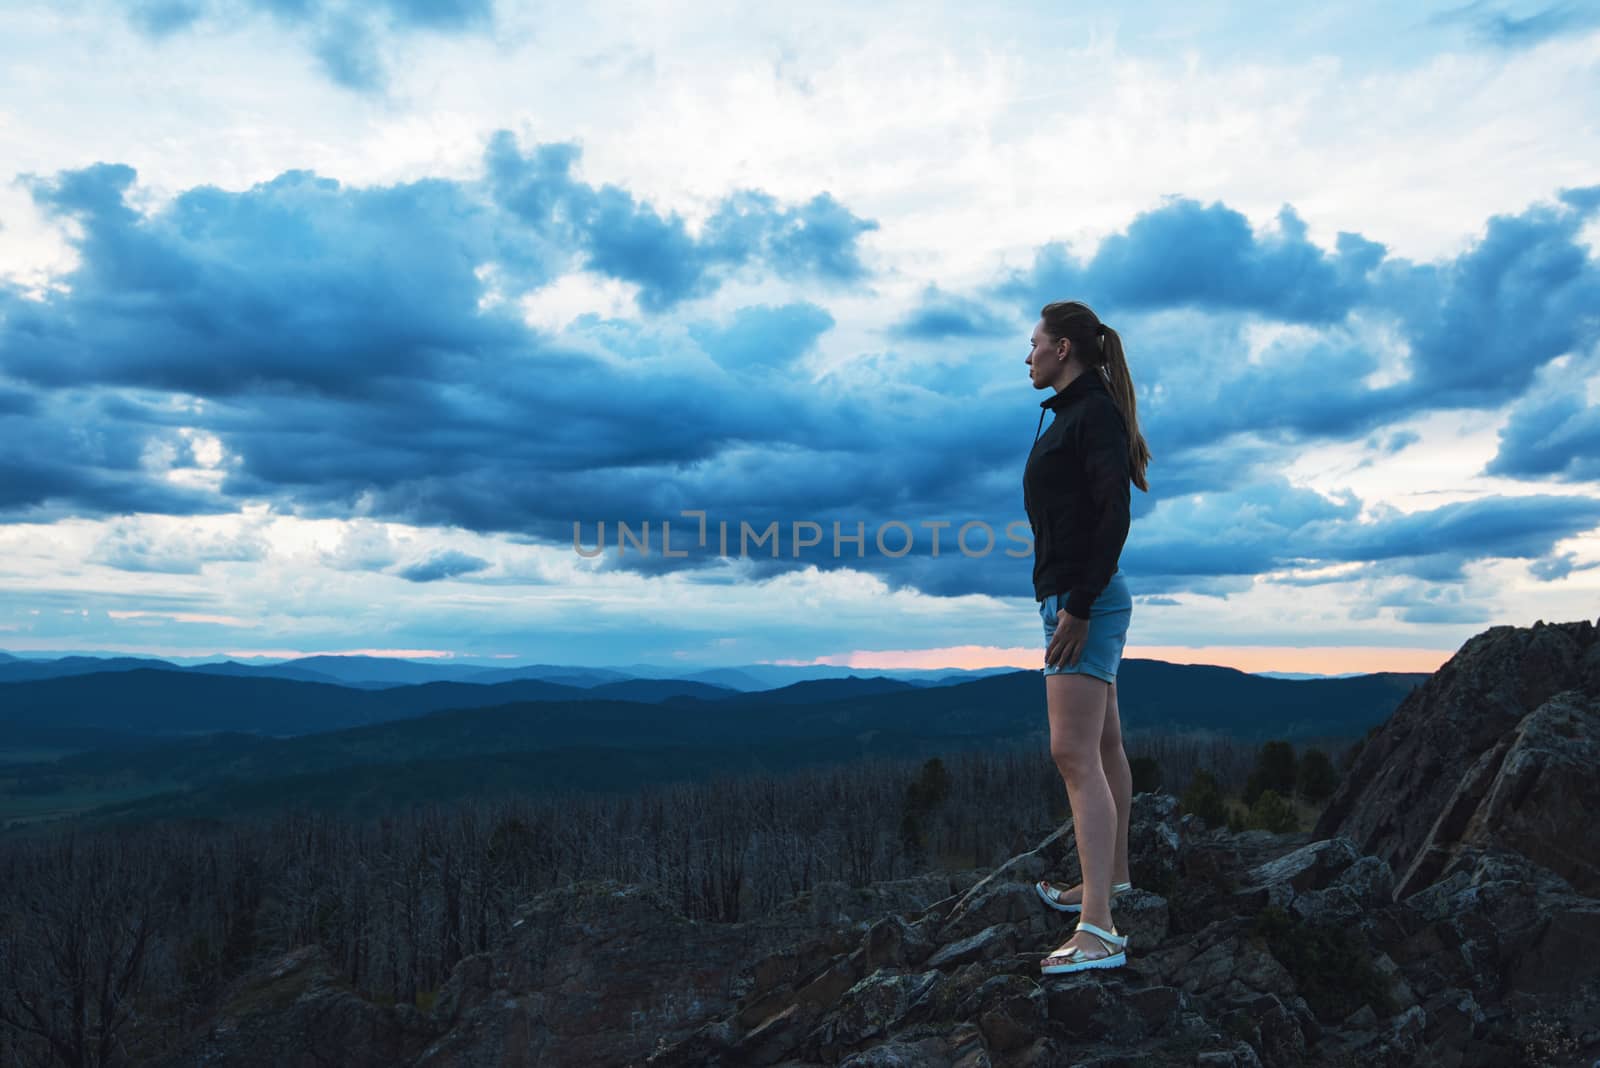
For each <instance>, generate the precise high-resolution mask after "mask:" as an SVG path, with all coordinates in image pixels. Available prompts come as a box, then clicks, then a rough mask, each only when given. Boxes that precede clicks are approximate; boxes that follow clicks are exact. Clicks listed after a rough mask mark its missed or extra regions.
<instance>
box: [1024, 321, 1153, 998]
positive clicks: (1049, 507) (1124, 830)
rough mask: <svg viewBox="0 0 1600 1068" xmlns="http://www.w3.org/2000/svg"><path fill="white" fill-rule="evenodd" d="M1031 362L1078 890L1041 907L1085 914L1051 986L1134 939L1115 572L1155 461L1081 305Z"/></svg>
mask: <svg viewBox="0 0 1600 1068" xmlns="http://www.w3.org/2000/svg"><path fill="white" fill-rule="evenodd" d="M1039 315H1040V318H1039V322H1038V323H1037V324H1036V325H1035V326H1034V328H1033V336H1032V338H1031V347H1030V348H1029V350H1028V359H1027V364H1028V375H1029V377H1030V378H1031V379H1032V380H1033V387H1034V388H1035V389H1044V388H1045V387H1047V386H1048V387H1050V388H1051V389H1053V390H1054V391H1055V392H1054V394H1053V395H1052V396H1051V397H1050V398H1049V399H1047V400H1044V401H1041V402H1040V404H1039V407H1040V408H1041V409H1045V410H1049V411H1052V412H1054V413H1055V419H1054V420H1053V421H1052V422H1051V424H1050V427H1049V429H1048V430H1044V429H1043V427H1044V411H1041V412H1040V413H1039V426H1040V428H1041V431H1042V433H1040V432H1036V433H1035V436H1034V444H1033V451H1032V452H1030V453H1029V454H1028V463H1027V466H1026V468H1025V469H1024V471H1023V476H1022V494H1023V505H1024V507H1025V508H1026V509H1027V512H1028V522H1029V523H1030V524H1031V525H1032V527H1033V553H1034V560H1033V592H1034V598H1035V599H1036V600H1037V601H1038V602H1039V615H1040V616H1041V617H1042V619H1043V621H1044V637H1045V654H1044V668H1043V669H1042V670H1043V673H1044V676H1045V701H1046V705H1047V707H1048V710H1049V716H1050V755H1051V757H1052V758H1053V759H1054V760H1055V763H1056V767H1057V768H1058V769H1060V772H1061V777H1062V779H1063V780H1064V781H1065V782H1066V787H1067V798H1068V800H1069V802H1070V804H1071V806H1072V816H1073V831H1074V833H1075V834H1076V836H1077V844H1078V860H1079V866H1080V867H1081V868H1082V871H1083V882H1082V883H1079V884H1078V885H1076V886H1072V887H1066V888H1062V887H1057V886H1053V885H1051V884H1050V883H1049V882H1046V881H1040V883H1039V884H1038V887H1037V889H1038V891H1039V896H1040V897H1041V898H1043V899H1044V902H1045V904H1047V905H1049V906H1050V907H1051V908H1053V909H1057V910H1059V911H1062V912H1072V913H1079V915H1080V918H1079V922H1078V925H1077V929H1076V930H1075V931H1074V932H1073V935H1072V937H1071V938H1070V939H1068V940H1067V941H1066V943H1064V944H1063V945H1062V946H1061V948H1060V949H1057V950H1056V951H1055V952H1054V953H1051V954H1050V955H1049V956H1048V957H1046V958H1045V959H1044V960H1043V961H1042V962H1041V970H1042V972H1043V973H1044V974H1046V975H1053V974H1057V973H1060V972H1071V971H1078V970H1080V969H1084V968H1114V967H1116V966H1118V965H1120V964H1124V963H1126V961H1127V954H1126V952H1125V950H1124V947H1125V946H1126V945H1127V941H1128V939H1127V936H1125V935H1119V934H1117V931H1116V926H1115V924H1114V923H1113V922H1112V919H1111V897H1112V895H1113V894H1117V893H1121V892H1123V891H1126V890H1130V889H1132V885H1131V882H1130V879H1129V874H1128V814H1129V809H1130V807H1131V804H1132V796H1133V777H1132V774H1131V772H1130V771H1129V768H1128V756H1127V754H1126V753H1125V752H1123V749H1122V723H1121V718H1120V716H1119V714H1118V710H1117V667H1118V665H1119V664H1120V663H1121V661H1122V648H1123V645H1124V644H1125V643H1126V641H1127V637H1128V623H1129V621H1130V620H1131V619H1132V618H1133V598H1132V596H1131V594H1130V593H1129V591H1128V584H1127V581H1126V579H1125V578H1124V577H1123V574H1122V571H1121V569H1120V568H1119V567H1118V566H1117V562H1118V560H1119V558H1120V557H1121V555H1122V546H1123V543H1124V542H1125V541H1126V540H1127V537H1128V525H1129V509H1128V504H1129V499H1130V497H1131V496H1132V494H1131V492H1130V491H1129V488H1128V483H1129V480H1130V479H1131V480H1132V482H1133V484H1134V485H1136V486H1138V487H1139V488H1140V489H1142V490H1144V491H1146V492H1149V489H1150V487H1149V485H1148V483H1146V481H1145V477H1144V471H1145V467H1146V465H1147V464H1148V463H1149V462H1150V450H1149V448H1148V447H1147V446H1146V444H1145V440H1144V436H1143V435H1142V434H1140V433H1139V422H1138V418H1137V413H1136V410H1135V404H1134V393H1133V381H1132V379H1131V378H1130V377H1129V375H1128V364H1127V361H1126V360H1125V359H1124V357H1123V353H1122V339H1121V338H1120V337H1119V336H1118V335H1117V333H1116V331H1114V330H1112V329H1110V328H1109V327H1107V326H1106V325H1105V324H1104V323H1102V322H1101V321H1100V320H1099V317H1098V316H1096V315H1095V313H1094V312H1093V311H1091V310H1090V309H1089V307H1088V305H1086V304H1080V303H1078V302H1077V301H1058V302H1056V303H1053V304H1046V305H1045V306H1044V308H1042V309H1041V310H1040V313H1039Z"/></svg>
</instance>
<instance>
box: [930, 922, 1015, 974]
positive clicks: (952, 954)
mask: <svg viewBox="0 0 1600 1068" xmlns="http://www.w3.org/2000/svg"><path fill="white" fill-rule="evenodd" d="M1014 930H1015V925H1014V924H1009V923H997V924H995V925H994V926H992V927H985V928H984V929H983V930H981V931H979V932H978V933H977V934H975V935H969V936H967V937H966V938H963V939H961V940H960V941H957V942H948V943H946V944H945V945H943V946H940V947H939V949H937V950H936V951H935V952H934V954H933V956H931V957H929V958H928V959H927V962H926V963H927V965H928V967H930V968H949V967H953V966H955V965H957V964H966V963H967V962H968V961H974V960H991V959H993V958H995V957H999V956H1004V955H1006V954H1008V953H1010V952H1011V951H1012V950H1013V949H1014V948H1015V947H1014V942H1015V939H1014V937H1013V932H1014Z"/></svg>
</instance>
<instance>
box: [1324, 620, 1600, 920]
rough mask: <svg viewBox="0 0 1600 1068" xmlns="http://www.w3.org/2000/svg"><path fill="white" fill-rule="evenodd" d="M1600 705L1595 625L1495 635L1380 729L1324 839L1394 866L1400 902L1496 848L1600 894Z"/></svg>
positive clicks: (1498, 630) (1345, 785) (1335, 803)
mask: <svg viewBox="0 0 1600 1068" xmlns="http://www.w3.org/2000/svg"><path fill="white" fill-rule="evenodd" d="M1597 702H1600V628H1597V627H1596V625H1595V624H1594V623H1591V622H1588V621H1587V620H1584V621H1580V622H1577V623H1558V624H1546V623H1544V622H1542V621H1541V622H1538V623H1535V624H1534V625H1533V626H1532V627H1491V628H1490V629H1489V630H1486V631H1484V632H1483V633H1482V634H1479V635H1477V636H1476V637H1474V638H1472V639H1470V640H1469V641H1468V642H1467V643H1466V644H1465V645H1463V646H1462V647H1461V649H1460V650H1459V651H1458V652H1457V653H1456V654H1455V656H1453V657H1451V658H1450V659H1449V660H1448V661H1447V662H1446V663H1445V664H1444V665H1443V666H1442V667H1440V668H1439V670H1438V671H1437V672H1435V673H1434V674H1433V675H1432V676H1431V677H1430V678H1429V679H1428V680H1427V681H1426V682H1425V683H1423V684H1422V685H1421V686H1420V687H1418V688H1417V689H1416V690H1414V691H1412V693H1411V694H1410V695H1409V696H1408V697H1407V698H1406V699H1405V700H1404V701H1402V702H1401V704H1400V706H1399V707H1398V708H1397V709H1396V710H1395V712H1394V715H1392V716H1391V717H1390V718H1389V719H1388V721H1387V722H1385V723H1384V724H1383V725H1382V726H1380V727H1379V728H1377V729H1376V731H1375V732H1374V733H1373V734H1372V736H1371V737H1370V738H1369V739H1368V740H1367V741H1366V744H1365V745H1364V746H1363V747H1362V749H1361V752H1360V755H1359V756H1358V758H1357V760H1356V762H1355V764H1354V766H1353V767H1352V768H1351V770H1350V773H1349V774H1348V775H1347V776H1346V777H1345V778H1344V780H1343V781H1342V782H1341V783H1340V784H1339V787H1338V789H1337V790H1336V791H1335V792H1334V795H1333V797H1332V799H1331V800H1330V801H1329V803H1328V806H1327V808H1326V809H1325V810H1324V812H1323V814H1322V817H1321V818H1320V819H1319V820H1318V822H1317V826H1316V828H1315V830H1314V834H1315V835H1316V837H1318V838H1327V837H1332V836H1334V835H1340V836H1343V837H1346V838H1349V839H1351V840H1352V841H1353V842H1355V843H1356V845H1357V847H1358V848H1360V849H1361V851H1362V852H1364V853H1371V854H1374V855H1376V856H1378V857H1381V858H1383V859H1384V860H1386V861H1388V862H1389V864H1390V866H1391V867H1393V868H1394V870H1395V872H1396V873H1397V874H1398V876H1399V878H1398V879H1397V880H1396V886H1395V892H1396V895H1397V896H1399V897H1405V896H1407V895H1409V894H1412V893H1415V892H1417V891H1418V890H1421V889H1422V888H1423V887H1425V886H1427V885H1429V884H1430V883H1432V882H1434V881H1435V880H1436V879H1438V878H1439V877H1441V875H1442V874H1443V873H1444V871H1445V869H1446V867H1447V866H1448V865H1449V863H1450V861H1451V859H1452V858H1453V857H1455V856H1456V855H1457V854H1458V853H1460V852H1461V851H1462V849H1464V848H1470V847H1480V848H1481V847H1489V846H1494V847H1496V848H1505V849H1513V850H1516V851H1518V852H1520V853H1522V854H1523V855H1524V856H1527V857H1528V858H1529V859H1530V860H1533V861H1534V862H1535V863H1538V864H1540V865H1542V866H1545V867H1548V868H1550V869H1551V870H1552V871H1555V872H1557V873H1558V874H1560V875H1561V876H1562V877H1563V878H1566V879H1568V880H1570V881H1571V882H1572V884H1573V886H1574V888H1575V889H1578V890H1580V891H1581V892H1583V893H1587V894H1591V895H1593V894H1600V868H1597V867H1596V858H1597V857H1600V823H1597V821H1596V820H1595V816H1594V814H1595V813H1600V805H1597V804H1596V802H1597V800H1600V786H1597V780H1596V777H1595V775H1594V773H1593V770H1592V769H1593V768H1594V767H1596V756H1600V730H1597V729H1596V728H1597V725H1600V719H1597Z"/></svg>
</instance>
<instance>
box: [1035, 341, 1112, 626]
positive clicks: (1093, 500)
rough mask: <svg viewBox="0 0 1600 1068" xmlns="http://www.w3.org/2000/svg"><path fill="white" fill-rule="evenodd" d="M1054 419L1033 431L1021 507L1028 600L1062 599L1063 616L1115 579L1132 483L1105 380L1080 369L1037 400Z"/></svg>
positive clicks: (1084, 615)
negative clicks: (1029, 572) (1029, 565)
mask: <svg viewBox="0 0 1600 1068" xmlns="http://www.w3.org/2000/svg"><path fill="white" fill-rule="evenodd" d="M1039 407H1040V408H1041V409H1043V410H1042V411H1040V413H1039V425H1040V427H1043V426H1044V413H1045V411H1053V412H1055V420H1054V421H1053V422H1051V424H1050V426H1049V428H1048V429H1046V430H1044V432H1043V433H1042V434H1039V433H1037V432H1036V434H1035V437H1034V442H1033V451H1032V452H1030V453H1029V454H1028V463H1027V466H1026V467H1025V468H1024V469H1023V473H1022V503H1023V507H1024V508H1026V509H1027V510H1028V522H1029V523H1030V524H1031V525H1032V527H1033V596H1034V600H1037V601H1043V600H1044V599H1045V598H1046V597H1049V596H1051V595H1052V594H1057V593H1062V592H1066V593H1067V603H1066V610H1067V612H1069V613H1070V614H1072V615H1075V616H1078V617H1079V618H1080V619H1088V618H1089V606H1090V605H1092V604H1094V601H1095V598H1096V597H1098V596H1100V591H1101V590H1103V589H1105V586H1106V583H1108V582H1110V581H1111V576H1112V575H1114V574H1116V571H1117V561H1118V560H1119V559H1120V558H1121V556H1122V545H1123V543H1124V542H1125V541H1126V540H1127V538H1128V504H1129V499H1130V497H1131V496H1132V493H1131V490H1130V489H1129V483H1130V480H1131V478H1132V475H1131V473H1130V467H1129V459H1128V427H1127V422H1126V421H1125V420H1124V419H1123V417H1122V409H1120V408H1118V407H1117V402H1116V401H1115V400H1113V399H1112V397H1111V393H1110V391H1109V390H1108V389H1107V388H1106V383H1105V379H1104V378H1102V377H1101V375H1100V372H1099V371H1097V370H1094V369H1090V370H1087V371H1084V372H1082V373H1080V374H1079V375H1078V377H1076V378H1074V379H1073V380H1072V381H1071V382H1069V383H1068V384H1067V387H1066V388H1065V389H1063V390H1061V391H1060V392H1059V393H1055V394H1053V395H1052V396H1051V397H1050V398H1049V399H1047V400H1043V401H1040V402H1039Z"/></svg>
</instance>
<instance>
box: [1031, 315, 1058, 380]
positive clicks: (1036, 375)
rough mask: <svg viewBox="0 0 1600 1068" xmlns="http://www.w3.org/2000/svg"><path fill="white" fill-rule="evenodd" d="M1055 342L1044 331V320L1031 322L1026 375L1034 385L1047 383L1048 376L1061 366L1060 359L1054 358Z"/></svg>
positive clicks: (1056, 346)
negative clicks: (1031, 331)
mask: <svg viewBox="0 0 1600 1068" xmlns="http://www.w3.org/2000/svg"><path fill="white" fill-rule="evenodd" d="M1058 347H1059V346H1058V345H1057V344H1056V342H1055V339H1053V338H1052V337H1051V336H1050V335H1049V334H1047V333H1045V329H1044V320H1043V319H1040V320H1039V321H1038V322H1037V323H1035V324H1033V334H1032V336H1030V337H1029V338H1028V358H1027V360H1026V363H1027V365H1028V377H1029V378H1030V379H1032V381H1033V384H1034V387H1035V388H1038V387H1039V386H1044V385H1049V384H1050V377H1051V376H1052V375H1053V374H1054V373H1055V369H1056V368H1057V367H1060V366H1061V361H1060V360H1058V359H1056V349H1057V348H1058Z"/></svg>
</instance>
